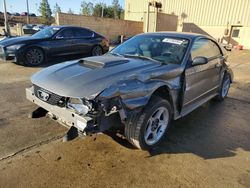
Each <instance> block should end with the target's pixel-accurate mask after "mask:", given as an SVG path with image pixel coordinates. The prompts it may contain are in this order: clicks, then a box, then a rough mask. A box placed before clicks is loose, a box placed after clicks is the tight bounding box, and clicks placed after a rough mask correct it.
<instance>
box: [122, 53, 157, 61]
mask: <svg viewBox="0 0 250 188" xmlns="http://www.w3.org/2000/svg"><path fill="white" fill-rule="evenodd" d="M123 56H124V57H132V58H138V59H143V60H150V61H153V62H155V63H161V62H160V61H157V60H155V59H153V58H151V57H146V56H143V55H139V54H138V55H132V54H124V55H123Z"/></svg>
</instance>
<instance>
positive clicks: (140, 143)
mask: <svg viewBox="0 0 250 188" xmlns="http://www.w3.org/2000/svg"><path fill="white" fill-rule="evenodd" d="M170 120H171V106H170V104H169V102H168V101H166V100H164V99H162V98H160V97H153V98H152V99H151V101H150V102H149V104H148V105H147V106H146V108H145V110H144V111H143V112H142V113H140V114H137V115H135V116H134V117H131V118H129V119H128V121H127V122H126V125H125V136H126V137H127V139H128V141H129V142H130V143H131V144H133V145H134V146H135V147H137V148H138V149H142V150H148V149H151V148H153V147H155V146H156V145H158V144H159V143H160V142H161V141H162V140H163V139H164V137H165V135H166V133H167V129H168V127H169V122H170Z"/></svg>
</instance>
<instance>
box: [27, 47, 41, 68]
mask: <svg viewBox="0 0 250 188" xmlns="http://www.w3.org/2000/svg"><path fill="white" fill-rule="evenodd" d="M44 61H45V54H44V52H43V50H42V49H40V48H37V47H32V48H29V49H27V50H26V52H25V65H27V66H32V67H35V66H39V65H41V64H43V63H44Z"/></svg>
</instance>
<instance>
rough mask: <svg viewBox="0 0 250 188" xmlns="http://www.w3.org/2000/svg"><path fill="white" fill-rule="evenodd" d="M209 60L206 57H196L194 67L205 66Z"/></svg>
mask: <svg viewBox="0 0 250 188" xmlns="http://www.w3.org/2000/svg"><path fill="white" fill-rule="evenodd" d="M207 62H208V59H207V58H206V57H196V58H194V60H193V62H192V65H193V66H196V65H204V64H207Z"/></svg>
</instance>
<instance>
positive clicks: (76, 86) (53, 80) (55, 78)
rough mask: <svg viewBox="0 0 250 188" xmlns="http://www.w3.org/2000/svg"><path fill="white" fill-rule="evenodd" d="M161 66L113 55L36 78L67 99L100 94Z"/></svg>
mask: <svg viewBox="0 0 250 188" xmlns="http://www.w3.org/2000/svg"><path fill="white" fill-rule="evenodd" d="M159 66H161V64H160V63H156V62H152V61H150V60H140V59H130V58H123V57H115V56H111V55H104V56H97V57H89V58H84V59H82V60H77V61H69V62H65V63H61V64H57V65H54V66H51V67H49V68H46V69H43V70H41V71H40V72H38V73H36V74H34V75H33V76H32V78H31V81H32V83H33V84H34V85H37V86H39V87H41V88H44V89H46V90H48V91H50V92H53V93H56V94H58V95H61V96H66V97H81V98H82V97H89V96H92V95H96V94H99V93H100V92H101V91H103V90H104V89H105V88H107V87H109V86H110V85H112V84H114V83H115V82H117V81H118V80H124V79H128V77H131V76H133V75H138V74H140V73H142V72H143V71H146V70H149V69H152V68H156V67H159Z"/></svg>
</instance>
